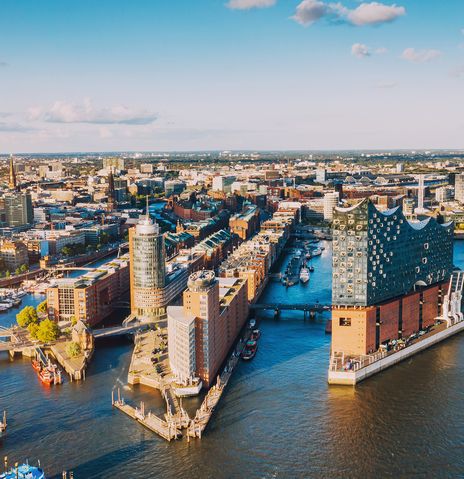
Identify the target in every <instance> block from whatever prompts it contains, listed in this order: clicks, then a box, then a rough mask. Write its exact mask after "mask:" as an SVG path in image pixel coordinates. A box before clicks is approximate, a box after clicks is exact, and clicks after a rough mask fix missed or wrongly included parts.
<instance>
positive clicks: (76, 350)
mask: <svg viewBox="0 0 464 479" xmlns="http://www.w3.org/2000/svg"><path fill="white" fill-rule="evenodd" d="M66 354H67V355H68V356H69V357H70V358H75V357H76V356H79V354H81V347H80V345H79V344H78V343H75V342H74V341H73V342H71V343H68V344H67V345H66Z"/></svg>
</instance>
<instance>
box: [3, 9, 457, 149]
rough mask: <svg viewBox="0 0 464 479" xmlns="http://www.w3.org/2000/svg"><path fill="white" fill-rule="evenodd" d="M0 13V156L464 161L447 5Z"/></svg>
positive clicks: (453, 30) (453, 14)
mask: <svg viewBox="0 0 464 479" xmlns="http://www.w3.org/2000/svg"><path fill="white" fill-rule="evenodd" d="M1 11H2V15H1V17H0V18H1V19H0V31H1V34H0V35H2V37H3V42H2V44H3V47H2V48H1V49H0V82H1V84H2V92H3V95H2V108H1V111H0V142H1V144H2V150H3V152H8V153H9V152H12V153H14V152H23V153H28V152H37V153H40V152H74V151H129V150H130V151H132V150H135V151H167V150H173V151H189V150H190V151H192V150H227V149H233V150H351V149H361V150H362V149H460V148H461V147H462V142H461V139H460V131H461V130H462V120H461V118H460V111H459V110H460V109H459V101H458V99H459V98H460V95H461V94H462V86H463V83H462V82H463V81H464V79H463V77H464V74H463V71H464V56H463V52H464V34H463V29H464V21H463V20H461V19H462V13H464V6H463V5H462V4H460V2H458V1H457V0H452V1H450V2H447V5H446V9H445V8H443V6H439V5H437V2H432V1H422V2H420V1H418V0H404V1H398V2H395V3H392V2H389V1H387V2H364V3H363V2H355V1H351V0H345V1H344V2H341V3H333V2H328V1H321V0H303V1H295V2H293V1H292V2H290V1H285V0H230V1H204V2H201V3H196V4H195V5H194V6H192V4H191V3H190V2H187V1H181V2H177V3H176V5H172V4H169V3H166V2H148V1H140V2H137V4H136V5H133V4H128V3H126V2H122V1H119V0H117V1H112V2H107V1H102V2H99V3H98V5H95V2H89V1H83V2H79V4H74V5H73V4H66V5H63V4H61V3H60V2H57V1H52V0H47V1H46V2H45V3H44V2H42V3H41V4H40V5H38V4H36V3H35V2H32V1H25V2H21V4H18V3H17V2H12V1H6V2H4V3H3V5H2V9H1ZM445 119H446V122H445V121H444V120H445Z"/></svg>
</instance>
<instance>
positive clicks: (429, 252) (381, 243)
mask: <svg viewBox="0 0 464 479" xmlns="http://www.w3.org/2000/svg"><path fill="white" fill-rule="evenodd" d="M452 269H453V225H452V223H449V224H446V225H440V224H438V223H437V222H436V221H435V220H434V219H433V218H428V219H427V220H424V221H421V222H415V223H411V222H408V221H407V220H406V218H405V217H404V215H403V213H402V211H401V209H400V208H395V209H393V210H389V211H385V212H380V211H378V210H377V209H376V208H375V206H374V205H373V204H372V203H371V202H370V201H369V200H363V201H362V202H361V203H359V204H358V205H356V206H354V207H351V208H345V209H341V208H336V209H335V210H334V217H333V276H332V302H333V304H334V305H339V306H372V305H375V304H378V303H380V302H382V301H386V300H388V299H392V298H395V297H397V296H401V295H404V294H406V293H408V292H410V291H413V290H414V288H415V286H428V285H432V284H434V283H438V282H440V281H444V280H446V279H448V278H449V277H450V275H451V272H452Z"/></svg>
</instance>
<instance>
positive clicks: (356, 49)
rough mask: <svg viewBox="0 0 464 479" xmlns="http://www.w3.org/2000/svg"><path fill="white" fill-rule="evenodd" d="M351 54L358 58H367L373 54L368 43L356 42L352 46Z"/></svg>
mask: <svg viewBox="0 0 464 479" xmlns="http://www.w3.org/2000/svg"><path fill="white" fill-rule="evenodd" d="M351 54H352V55H353V56H355V57H358V58H366V57H369V56H370V55H371V52H370V50H369V48H368V46H367V45H364V44H363V43H355V44H354V45H353V46H352V47H351Z"/></svg>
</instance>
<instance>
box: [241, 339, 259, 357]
mask: <svg viewBox="0 0 464 479" xmlns="http://www.w3.org/2000/svg"><path fill="white" fill-rule="evenodd" d="M257 349H258V343H257V342H256V341H254V340H253V339H250V340H248V341H247V342H246V345H245V349H244V350H243V353H242V359H243V360H245V361H249V360H250V359H253V358H254V357H255V356H256V351H257Z"/></svg>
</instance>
